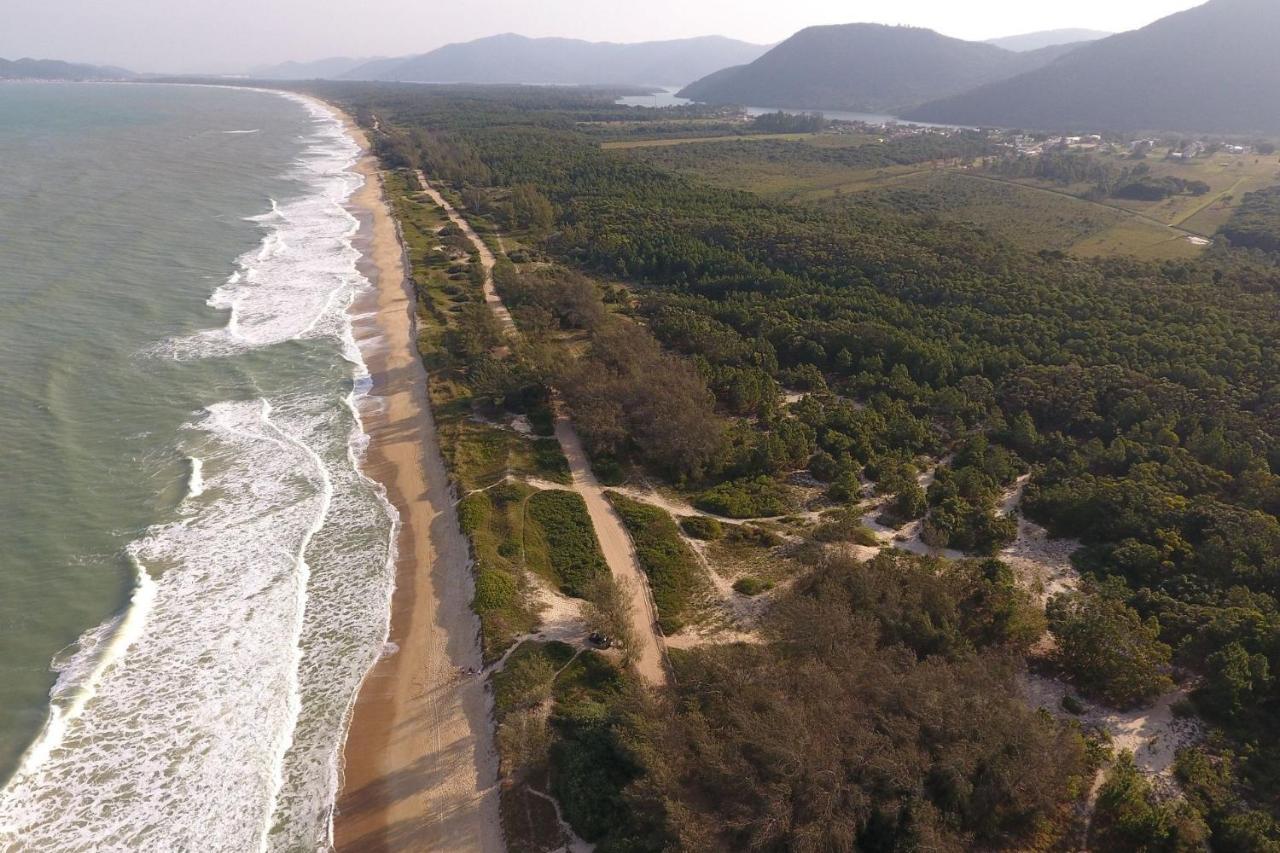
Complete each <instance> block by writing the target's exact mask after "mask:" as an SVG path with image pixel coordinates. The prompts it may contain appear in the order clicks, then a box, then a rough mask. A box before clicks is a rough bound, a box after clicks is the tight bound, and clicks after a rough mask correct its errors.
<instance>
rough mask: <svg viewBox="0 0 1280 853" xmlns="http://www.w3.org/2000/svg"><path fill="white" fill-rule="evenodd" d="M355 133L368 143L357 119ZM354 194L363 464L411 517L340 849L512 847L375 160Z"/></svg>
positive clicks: (352, 763) (362, 697) (346, 797)
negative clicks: (366, 384)
mask: <svg viewBox="0 0 1280 853" xmlns="http://www.w3.org/2000/svg"><path fill="white" fill-rule="evenodd" d="M347 128H348V132H349V133H351V134H352V136H353V137H354V138H355V139H356V140H357V141H358V142H359V143H360V144H361V146H362V148H365V150H366V151H367V145H366V140H365V138H364V136H363V134H361V133H360V131H359V130H358V129H357V128H355V127H354V126H353V125H352V124H351V122H350V121H348V122H347ZM358 168H359V170H360V172H361V173H362V174H363V175H364V176H365V179H366V182H365V185H364V187H363V188H362V189H361V190H360V191H359V192H357V193H356V195H355V197H353V198H352V201H351V203H352V208H353V212H354V213H356V215H357V216H358V217H359V219H360V220H361V234H360V238H359V245H360V248H361V250H362V252H363V253H364V261H363V262H362V269H363V271H364V272H365V274H366V275H367V276H369V278H370V280H371V281H373V282H375V285H376V288H375V292H374V293H372V294H371V295H369V296H368V297H367V298H365V299H364V300H362V301H359V302H357V304H356V305H354V306H353V307H352V310H353V312H354V313H355V315H356V317H357V321H356V339H357V342H358V343H359V345H360V348H361V351H362V353H363V354H364V358H365V360H366V362H367V363H368V365H369V371H370V373H371V375H372V380H373V387H372V389H371V392H370V394H369V396H368V398H367V400H366V405H365V407H364V410H363V411H362V412H361V416H362V420H363V421H364V426H365V431H366V432H367V433H368V434H369V436H370V442H369V448H368V451H367V457H366V460H365V466H364V470H365V471H366V473H367V474H368V475H369V476H371V477H373V478H374V479H376V480H378V481H379V482H380V483H382V484H383V485H384V486H385V488H386V490H387V497H388V499H389V500H390V501H391V502H392V504H394V506H395V507H396V509H397V510H398V511H399V513H400V518H401V521H402V524H401V528H400V531H399V535H398V539H397V546H398V556H397V562H396V590H395V593H394V596H393V598H392V606H391V631H390V639H389V643H390V644H393V645H388V648H387V653H385V654H384V656H383V658H382V659H381V660H379V661H378V663H377V664H376V665H375V666H374V668H373V669H372V671H371V672H370V673H369V675H368V677H367V678H366V679H365V681H364V684H363V685H362V687H361V689H360V692H359V695H358V697H357V699H356V702H355V707H354V709H353V713H352V719H351V724H350V729H349V732H348V735H347V740H346V746H345V749H344V755H343V784H342V788H341V793H340V794H339V797H338V802H337V808H336V814H335V818H334V842H335V846H336V847H337V849H338V850H342V851H399V850H406V851H407V850H415V851H420V850H433V851H434V850H468V851H471V850H474V851H500V850H502V849H503V847H504V845H503V840H502V832H501V826H500V823H499V817H498V787H497V770H498V762H497V756H496V753H495V752H494V748H493V733H492V727H491V722H490V710H489V700H488V698H487V696H486V694H485V690H484V686H483V682H482V680H481V679H480V678H476V677H472V676H468V675H466V674H465V673H463V672H462V670H463V669H464V668H467V667H477V668H478V667H480V665H481V660H480V643H479V622H478V620H477V619H476V616H475V614H474V613H473V612H472V610H471V597H472V589H473V579H472V574H471V567H470V553H469V549H468V546H467V542H466V539H465V538H464V537H463V535H462V532H461V530H460V529H459V527H458V519H457V514H456V512H455V509H454V501H453V494H452V491H451V489H450V487H449V480H448V476H447V473H446V470H445V465H444V460H443V458H442V457H441V455H440V449H439V445H438V443H437V440H436V433H435V424H434V421H433V419H432V415H431V409H430V405H429V401H428V397H427V376H426V371H425V370H424V368H423V366H422V362H421V360H420V359H419V357H418V355H417V348H416V343H415V337H416V331H415V323H414V317H413V306H414V299H413V297H412V296H411V290H410V286H409V283H408V281H407V280H406V276H405V262H404V252H403V248H402V246H401V242H400V239H399V235H398V233H397V231H396V226H395V221H394V219H393V218H392V216H391V214H390V211H389V210H388V208H387V206H386V203H385V201H384V199H383V195H382V184H381V180H380V178H379V176H378V173H377V168H376V164H375V162H374V160H373V158H372V157H371V156H369V155H368V154H366V155H365V156H363V157H362V159H361V161H360V164H359V167H358Z"/></svg>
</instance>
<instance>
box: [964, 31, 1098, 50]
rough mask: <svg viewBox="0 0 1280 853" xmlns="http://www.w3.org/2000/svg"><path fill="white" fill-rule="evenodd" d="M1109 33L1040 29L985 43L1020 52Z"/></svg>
mask: <svg viewBox="0 0 1280 853" xmlns="http://www.w3.org/2000/svg"><path fill="white" fill-rule="evenodd" d="M1109 35H1111V33H1104V32H1102V30H1041V31H1040V32H1038V33H1022V34H1021V35H1016V36H1005V37H1004V38H998V39H987V41H986V44H992V45H995V46H996V47H1003V48H1004V49H1005V50H1013V51H1018V52H1022V51H1025V50H1039V49H1040V48H1042V47H1054V46H1055V45H1060V44H1080V43H1082V42H1086V41H1097V40H1098V39H1104V38H1106V37H1107V36H1109Z"/></svg>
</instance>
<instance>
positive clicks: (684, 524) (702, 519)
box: [680, 515, 724, 542]
mask: <svg viewBox="0 0 1280 853" xmlns="http://www.w3.org/2000/svg"><path fill="white" fill-rule="evenodd" d="M680 529H681V530H683V531H684V532H685V533H686V534H687V535H689V536H692V537H693V538H694V539H701V540H703V541H705V542H714V541H715V540H717V539H723V538H724V525H722V524H721V523H720V522H719V521H717V520H716V519H714V518H707V517H706V516H705V515H688V516H685V517H684V518H682V519H680Z"/></svg>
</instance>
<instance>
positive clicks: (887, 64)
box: [680, 24, 1063, 113]
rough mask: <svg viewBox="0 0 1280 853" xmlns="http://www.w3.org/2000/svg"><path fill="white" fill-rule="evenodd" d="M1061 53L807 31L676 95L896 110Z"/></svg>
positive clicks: (911, 30) (867, 28)
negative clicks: (746, 62)
mask: <svg viewBox="0 0 1280 853" xmlns="http://www.w3.org/2000/svg"><path fill="white" fill-rule="evenodd" d="M1062 52H1063V49H1062V48H1048V49H1047V52H1041V51H1035V52H1031V53H1014V52H1012V51H1008V50H1004V49H1003V48H999V47H995V46H993V45H989V44H982V43H980V42H970V41H962V40H960V39H954V38H948V37H947V36H944V35H941V34H939V33H936V32H934V31H933V30H926V29H919V28H915V27H889V26H883V25H881V24H844V25H839V26H827V27H810V28H808V29H805V30H801V31H800V32H798V33H796V34H795V35H793V36H792V37H791V38H789V39H787V40H786V41H784V42H782V43H781V44H779V45H778V46H777V47H775V48H773V49H772V50H770V51H769V52H768V53H766V54H764V55H763V56H761V57H760V58H759V59H757V60H755V61H754V62H751V63H750V64H748V65H743V66H740V67H737V68H725V69H723V70H721V71H717V72H716V73H714V74H711V75H709V76H707V77H705V78H703V79H701V80H698V81H697V82H695V83H693V84H691V85H689V86H686V87H685V88H684V90H683V91H681V92H680V95H681V97H685V98H692V99H693V100H696V101H705V102H708V103H713V104H746V105H749V106H761V107H775V106H776V107H795V108H801V109H832V110H854V111H859V112H875V113H895V112H898V111H900V110H903V109H906V108H909V107H914V106H918V105H920V104H922V103H925V102H926V101H930V100H933V99H936V98H942V97H946V96H947V95H954V94H959V93H961V92H964V91H967V90H969V89H972V88H973V87H975V86H979V85H981V84H983V83H989V82H991V81H993V80H1001V79H1005V78H1007V77H1012V76H1014V75H1016V74H1019V73H1021V72H1023V71H1026V70H1028V69H1030V68H1036V67H1039V66H1040V65H1043V64H1045V63H1048V62H1052V61H1053V60H1054V59H1057V58H1058V57H1059V56H1060V55H1061V54H1062Z"/></svg>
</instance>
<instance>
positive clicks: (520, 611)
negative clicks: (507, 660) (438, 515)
mask: <svg viewBox="0 0 1280 853" xmlns="http://www.w3.org/2000/svg"><path fill="white" fill-rule="evenodd" d="M530 492H532V489H530V488H529V487H528V486H524V485H522V484H517V483H501V484H499V485H497V486H495V487H493V488H491V489H489V490H488V491H482V492H473V493H471V494H470V495H468V496H467V497H465V498H463V499H462V501H460V502H459V503H458V521H459V523H460V524H461V525H462V532H463V533H465V534H467V538H468V539H470V540H471V551H472V555H473V557H474V559H475V566H474V569H473V571H474V573H475V579H476V591H475V597H474V598H473V599H472V602H471V606H472V608H473V609H474V610H475V611H476V615H477V616H479V617H480V641H481V648H482V650H483V652H484V658H485V660H486V661H493V660H496V659H497V658H498V657H500V656H501V654H502V652H503V651H505V650H506V648H507V647H508V646H510V645H511V643H512V641H513V640H514V638H515V637H517V636H519V635H520V634H527V633H528V632H530V631H531V630H533V627H534V625H535V624H537V616H536V614H534V613H533V611H532V610H531V609H530V608H529V606H528V605H527V604H526V603H525V598H524V596H523V595H522V588H523V587H524V585H525V583H526V581H525V579H524V576H523V569H522V562H523V560H522V557H523V554H524V548H523V544H522V543H523V541H524V539H525V536H526V535H527V534H526V530H525V524H524V501H525V498H526V497H528V495H529V493H530Z"/></svg>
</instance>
